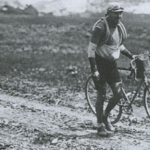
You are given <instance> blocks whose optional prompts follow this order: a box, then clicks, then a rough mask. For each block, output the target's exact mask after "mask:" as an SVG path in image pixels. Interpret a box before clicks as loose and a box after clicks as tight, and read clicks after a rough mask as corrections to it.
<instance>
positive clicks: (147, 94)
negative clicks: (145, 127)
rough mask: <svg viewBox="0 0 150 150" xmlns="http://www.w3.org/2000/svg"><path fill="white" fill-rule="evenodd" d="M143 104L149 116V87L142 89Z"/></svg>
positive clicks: (149, 116)
mask: <svg viewBox="0 0 150 150" xmlns="http://www.w3.org/2000/svg"><path fill="white" fill-rule="evenodd" d="M144 105H145V109H146V113H147V115H148V118H150V90H149V88H145V90H144Z"/></svg>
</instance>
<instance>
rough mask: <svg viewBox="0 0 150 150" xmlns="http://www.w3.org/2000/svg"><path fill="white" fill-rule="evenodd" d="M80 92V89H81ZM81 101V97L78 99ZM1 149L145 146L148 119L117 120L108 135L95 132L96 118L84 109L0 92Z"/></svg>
mask: <svg viewBox="0 0 150 150" xmlns="http://www.w3.org/2000/svg"><path fill="white" fill-rule="evenodd" d="M82 94H83V93H82ZM80 103H82V101H80ZM0 110H1V113H0V114H1V116H0V127H1V131H0V134H1V137H0V148H1V149H16V150H17V149H22V150H26V149H34V150H35V149H44V150H45V149H47V150H49V149H52V150H60V149H61V150H63V149H70V150H81V149H83V150H84V149H85V150H86V149H97V150H99V149H100V150H101V149H103V150H104V149H105V150H110V149H115V150H120V149H122V150H127V149H128V150H130V149H132V150H133V149H136V150H137V149H139V150H142V149H143V150H148V147H149V146H150V144H149V140H150V130H149V126H150V122H149V121H147V122H140V123H138V124H132V125H130V126H129V124H128V123H125V122H124V123H122V122H119V123H118V124H116V127H117V132H116V133H115V134H114V135H113V136H112V137H110V138H101V137H99V136H97V134H96V119H95V116H94V115H93V114H92V113H89V112H88V111H87V110H82V109H73V108H71V107H64V106H60V105H53V106H52V105H49V104H47V103H42V102H39V101H33V100H32V101H31V100H29V99H26V98H21V97H13V96H9V95H6V94H4V93H1V95H0Z"/></svg>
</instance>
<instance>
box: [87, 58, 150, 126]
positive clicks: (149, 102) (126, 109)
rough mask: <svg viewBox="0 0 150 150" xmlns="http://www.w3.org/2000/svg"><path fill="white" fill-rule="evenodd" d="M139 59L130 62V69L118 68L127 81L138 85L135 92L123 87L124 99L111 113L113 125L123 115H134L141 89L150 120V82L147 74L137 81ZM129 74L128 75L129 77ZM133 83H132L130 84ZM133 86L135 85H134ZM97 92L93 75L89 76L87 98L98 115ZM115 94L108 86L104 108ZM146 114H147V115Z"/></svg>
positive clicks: (142, 103)
mask: <svg viewBox="0 0 150 150" xmlns="http://www.w3.org/2000/svg"><path fill="white" fill-rule="evenodd" d="M137 59H139V56H137V57H136V58H135V59H133V60H131V61H130V67H128V68H125V67H120V68H118V70H119V72H120V73H121V72H122V71H123V72H124V74H125V76H126V78H127V79H129V80H130V79H131V78H132V79H133V81H136V82H137V83H138V85H137V88H136V90H135V91H131V90H129V91H128V92H127V91H126V90H125V87H124V86H122V93H123V98H121V100H120V101H119V103H118V104H117V105H116V106H115V108H114V109H113V110H112V111H111V113H110V115H109V118H110V121H111V123H112V124H115V123H117V122H118V121H119V120H120V118H121V116H122V113H125V114H127V115H132V114H133V103H135V99H136V97H137V95H138V94H141V93H140V91H141V88H142V87H143V89H142V94H143V98H142V101H141V105H142V107H144V109H145V110H146V113H147V115H148V118H150V88H149V80H148V77H147V75H146V74H144V76H143V77H142V78H141V79H140V81H137V80H138V79H137V78H136V76H137V67H136V65H134V64H136V63H135V62H136V60H137ZM127 72H128V75H127ZM129 83H131V82H130V81H129V82H128V84H129ZM132 86H133V85H132ZM96 93H97V92H96V90H95V85H94V82H93V79H92V75H89V77H88V79H87V80H86V84H85V96H86V100H87V102H88V105H89V107H90V109H91V110H92V112H93V113H94V114H95V115H96V110H95V103H96ZM112 95H113V93H112V91H111V88H110V87H109V86H108V85H107V88H106V100H105V102H104V108H105V107H106V106H107V104H108V101H109V99H110V97H112ZM146 113H145V114H146Z"/></svg>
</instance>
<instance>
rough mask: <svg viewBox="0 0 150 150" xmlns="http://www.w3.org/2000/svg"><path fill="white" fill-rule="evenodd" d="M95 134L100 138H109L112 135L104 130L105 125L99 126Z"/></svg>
mask: <svg viewBox="0 0 150 150" xmlns="http://www.w3.org/2000/svg"><path fill="white" fill-rule="evenodd" d="M97 134H98V135H99V136H102V137H109V136H111V135H112V134H113V133H112V132H110V131H108V130H107V129H106V127H105V125H104V124H103V123H102V124H101V126H99V127H98V128H97Z"/></svg>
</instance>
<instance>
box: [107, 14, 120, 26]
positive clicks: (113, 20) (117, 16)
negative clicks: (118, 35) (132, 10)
mask: <svg viewBox="0 0 150 150" xmlns="http://www.w3.org/2000/svg"><path fill="white" fill-rule="evenodd" d="M121 18H122V12H110V14H109V20H110V21H111V23H112V24H114V25H117V24H118V23H119V20H120V19H121Z"/></svg>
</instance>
